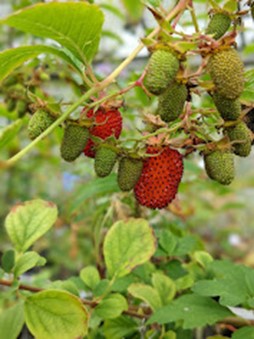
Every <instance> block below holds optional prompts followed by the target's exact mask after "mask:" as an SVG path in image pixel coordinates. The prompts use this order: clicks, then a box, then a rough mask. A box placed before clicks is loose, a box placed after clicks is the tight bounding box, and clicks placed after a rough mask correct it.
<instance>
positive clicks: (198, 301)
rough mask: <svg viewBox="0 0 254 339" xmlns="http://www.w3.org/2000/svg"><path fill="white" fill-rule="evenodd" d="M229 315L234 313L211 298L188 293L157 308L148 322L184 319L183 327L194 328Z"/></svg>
mask: <svg viewBox="0 0 254 339" xmlns="http://www.w3.org/2000/svg"><path fill="white" fill-rule="evenodd" d="M227 316H232V313H231V312H230V311H229V310H227V309H226V308H225V307H223V306H221V305H219V304H218V303H217V302H216V301H214V300H212V299H211V298H207V297H201V296H198V295H193V294H187V295H183V296H181V297H179V298H178V299H176V300H173V301H172V303H171V304H169V305H167V306H164V307H162V308H161V309H159V310H157V311H156V312H155V313H154V315H152V317H151V318H150V319H149V320H148V324H152V323H154V322H157V323H159V324H166V323H169V322H172V321H173V322H175V321H179V320H182V321H183V329H192V328H195V327H202V326H205V325H207V324H208V325H212V324H214V323H216V322H217V321H219V320H222V319H224V318H225V317H227Z"/></svg>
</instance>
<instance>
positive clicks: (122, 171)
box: [117, 158, 143, 191]
mask: <svg viewBox="0 0 254 339" xmlns="http://www.w3.org/2000/svg"><path fill="white" fill-rule="evenodd" d="M142 168H143V161H142V160H140V159H131V158H122V159H121V160H120V162H119V167H118V173H117V181H118V186H119V187H120V189H121V190H122V191H130V190H132V189H133V188H134V186H135V185H136V183H137V181H138V179H139V177H140V175H141V172H142Z"/></svg>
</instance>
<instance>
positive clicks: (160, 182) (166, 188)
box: [134, 146, 183, 208]
mask: <svg viewBox="0 0 254 339" xmlns="http://www.w3.org/2000/svg"><path fill="white" fill-rule="evenodd" d="M147 153H148V154H158V156H152V157H149V158H147V159H146V160H145V161H144V166H143V170H142V173H141V176H140V178H139V180H138V182H137V184H136V186H135V188H134V192H135V196H136V199H137V200H138V202H139V203H140V204H141V205H143V206H146V207H149V208H164V207H166V206H167V205H168V204H169V203H170V202H171V201H172V200H173V199H174V198H175V195H176V193H177V191H178V186H179V183H180V181H181V178H182V174H183V160H182V155H181V154H180V153H179V152H178V151H176V150H173V149H171V148H170V147H166V146H164V147H157V146H149V147H148V148H147Z"/></svg>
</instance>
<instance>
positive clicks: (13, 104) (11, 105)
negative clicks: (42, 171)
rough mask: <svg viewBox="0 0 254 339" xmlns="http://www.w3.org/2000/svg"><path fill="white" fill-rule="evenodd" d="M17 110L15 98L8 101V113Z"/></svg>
mask: <svg viewBox="0 0 254 339" xmlns="http://www.w3.org/2000/svg"><path fill="white" fill-rule="evenodd" d="M15 108H16V100H15V99H13V98H10V99H8V100H7V103H6V109H7V111H8V112H13V111H14V110H15Z"/></svg>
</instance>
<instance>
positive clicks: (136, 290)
mask: <svg viewBox="0 0 254 339" xmlns="http://www.w3.org/2000/svg"><path fill="white" fill-rule="evenodd" d="M128 292H129V293H130V294H131V295H132V296H133V297H135V298H138V299H141V300H143V301H144V302H145V303H146V304H148V305H149V306H150V307H151V308H152V309H153V310H156V309H158V308H160V307H161V306H162V302H161V299H160V295H159V293H158V291H157V290H156V289H155V288H154V287H152V286H149V285H145V284H140V283H136V284H135V283H134V284H131V285H130V286H129V288H128Z"/></svg>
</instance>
